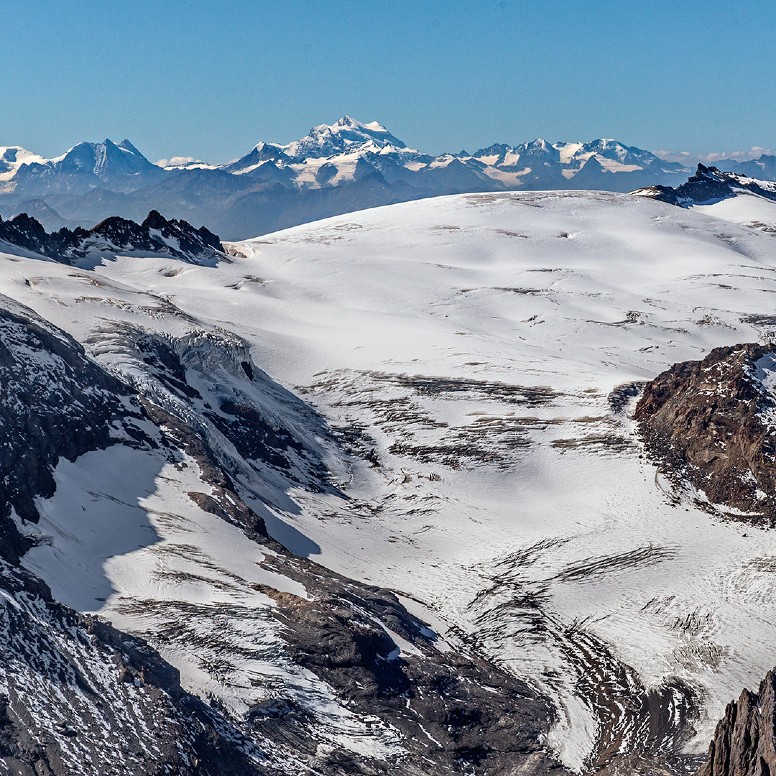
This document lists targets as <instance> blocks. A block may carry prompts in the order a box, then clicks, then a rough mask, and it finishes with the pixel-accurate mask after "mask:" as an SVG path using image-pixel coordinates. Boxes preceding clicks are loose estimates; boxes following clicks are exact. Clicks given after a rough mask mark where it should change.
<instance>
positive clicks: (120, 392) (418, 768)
mask: <svg viewBox="0 0 776 776" xmlns="http://www.w3.org/2000/svg"><path fill="white" fill-rule="evenodd" d="M746 196H750V195H746ZM763 202H765V200H764V201H763ZM758 204H759V205H761V207H760V208H759V210H758V215H757V220H758V224H762V223H764V221H763V219H765V220H766V221H767V219H768V218H769V217H770V215H769V214H770V212H771V211H770V210H767V207H770V206H771V203H770V202H768V203H767V206H766V205H764V204H762V203H758ZM772 206H773V208H774V217H773V222H774V223H776V203H773V204H772ZM728 210H729V209H728ZM728 210H724V211H720V212H719V213H715V212H714V211H712V210H708V211H704V210H703V208H698V209H684V208H677V207H674V206H672V205H670V204H666V203H663V202H659V201H653V200H651V199H648V198H644V197H633V196H629V195H619V194H608V193H597V192H553V193H542V192H534V193H488V194H471V195H460V196H452V197H443V198H437V199H430V200H424V201H421V202H413V203H408V204H401V205H393V206H388V207H383V208H377V209H374V210H370V211H364V212H360V213H358V214H350V215H348V216H338V217H336V218H331V219H327V220H325V221H320V222H318V223H315V224H310V225H306V226H302V227H295V228H293V229H288V230H286V231H283V232H276V233H274V234H270V235H265V236H263V237H261V238H257V239H255V240H249V241H245V242H241V243H232V244H226V245H225V246H224V247H225V249H226V251H227V254H226V255H224V256H222V257H221V258H220V259H219V260H217V261H212V262H210V261H209V262H206V266H202V265H199V264H197V263H187V262H185V261H182V260H180V259H177V258H175V257H169V256H168V257H165V256H159V255H142V251H141V252H137V251H134V252H133V255H131V256H125V255H121V252H120V251H118V255H115V254H111V255H101V256H99V257H96V258H95V260H94V261H90V262H88V264H87V263H85V264H84V266H68V265H66V264H62V263H58V262H56V261H51V260H49V259H47V258H45V257H43V256H40V255H35V254H34V253H33V252H31V251H29V250H27V251H15V250H14V249H13V248H12V247H10V246H9V247H7V248H5V247H4V248H3V251H6V252H4V253H0V265H1V266H2V272H1V273H0V294H3V297H2V298H1V299H0V328H1V330H2V347H0V386H2V390H3V396H4V401H3V408H2V411H0V418H1V419H2V424H3V429H4V430H5V431H6V433H5V434H4V435H3V439H2V442H3V445H2V447H1V448H0V465H2V467H3V477H4V479H3V481H2V490H3V494H4V499H3V504H2V506H3V512H2V521H1V522H0V531H1V532H2V536H3V552H2V569H0V571H1V572H2V576H1V578H0V596H2V601H0V604H1V606H0V610H1V611H2V617H3V620H2V630H1V631H0V649H2V652H3V655H4V660H3V661H2V664H3V668H2V669H1V670H0V713H1V714H2V719H0V722H1V723H2V724H1V725H0V754H1V755H2V760H0V762H2V768H5V769H6V770H7V772H9V773H20V774H28V773H29V774H32V773H46V774H48V773H51V774H64V773H75V772H77V773H90V774H91V773H94V774H98V773H99V774H103V773H112V772H113V773H137V774H140V773H159V774H162V773H191V774H194V773H203V774H205V773H207V774H225V773H246V774H247V773H257V774H258V773H262V774H263V773H268V774H281V773H293V774H297V773H311V774H312V773H315V774H354V773H363V774H378V773H391V774H395V773H402V774H405V773H406V774H418V775H419V774H437V773H438V774H445V773H477V774H513V773H514V774H526V775H527V774H537V776H538V774H550V773H558V774H561V773H570V772H577V773H602V774H609V776H613V775H614V774H674V775H675V776H678V774H684V773H691V772H694V771H695V770H697V769H698V768H699V767H701V766H702V764H703V762H704V759H705V755H706V751H707V747H708V744H709V741H710V739H711V738H712V736H713V734H714V731H715V727H716V726H717V722H718V720H720V719H722V718H723V715H725V713H726V712H725V709H726V705H727V704H728V703H729V702H730V701H731V700H732V699H734V698H737V697H739V696H740V694H741V690H742V689H743V688H744V687H757V686H758V685H759V684H760V681H761V679H762V678H763V677H764V676H766V674H767V673H768V671H769V670H770V669H771V668H772V667H773V665H774V663H776V655H774V652H773V649H772V648H771V646H770V645H771V644H773V643H776V599H774V596H773V594H772V590H773V584H772V575H773V569H774V568H776V566H775V565H774V560H773V559H774V558H776V536H775V535H774V533H773V531H771V530H769V529H768V528H767V520H765V521H763V520H759V519H757V520H746V519H745V518H746V517H747V514H746V513H747V512H752V511H753V510H754V506H757V505H758V504H761V503H762V505H763V511H762V514H766V512H767V514H768V515H769V514H770V511H768V510H770V506H769V505H770V500H769V499H770V498H771V497H772V494H766V496H765V497H762V498H760V497H759V495H758V494H759V489H761V488H763V487H766V486H764V485H763V483H766V485H767V483H769V482H770V480H769V479H768V476H770V475H769V472H770V469H769V468H768V467H769V466H770V459H768V458H767V455H768V448H767V445H766V446H763V445H764V442H763V441H762V440H763V439H765V438H766V437H767V436H768V435H769V434H770V433H771V431H770V428H771V426H770V425H769V424H770V419H769V416H768V412H769V411H770V410H769V408H770V407H771V406H772V403H773V402H776V399H774V398H773V397H772V393H771V392H772V390H773V385H774V381H773V379H772V374H771V373H772V371H773V364H774V363H776V359H772V358H770V359H769V357H768V354H769V353H770V352H771V350H770V349H769V348H770V346H769V344H768V343H770V341H771V339H772V337H773V334H774V330H775V329H776V317H774V316H773V314H772V311H771V307H772V299H773V294H774V293H776V251H774V246H776V243H775V242H774V238H773V234H772V232H770V231H768V230H767V229H763V228H762V226H754V225H747V223H745V222H743V221H741V219H740V218H739V217H738V215H736V218H735V219H730V220H723V219H724V218H725V215H726V213H728ZM736 220H738V221H740V223H736V222H734V221H736ZM21 254H23V255H21ZM740 343H760V344H758V345H754V344H751V345H748V346H747V348H749V350H747V351H746V352H747V353H752V354H754V356H756V358H754V356H753V359H754V360H753V361H752V365H751V367H750V366H747V365H744V367H742V368H741V369H738V367H737V364H738V362H737V361H736V360H735V359H736V357H737V356H736V355H735V354H736V353H740V351H738V350H736V348H734V347H732V346H734V345H738V344H740ZM720 347H724V348H728V350H727V351H725V352H723V351H715V352H716V353H717V357H719V358H722V359H723V360H724V359H728V357H729V360H725V361H724V368H723V367H722V366H720V367H719V368H720V369H721V370H722V371H721V372H720V374H723V373H724V375H725V376H726V377H725V379H724V380H722V379H719V380H714V379H711V378H712V377H713V375H711V373H710V372H709V373H708V375H706V372H703V369H705V368H706V366H704V365H707V364H706V362H702V366H701V367H698V368H695V367H687V368H686V369H684V371H683V370H682V369H679V371H678V372H677V374H679V375H684V374H692V375H696V374H699V375H701V376H700V377H699V378H698V379H697V380H695V381H694V382H693V381H692V380H691V381H689V382H687V383H686V384H685V383H684V382H681V380H679V381H677V380H674V381H673V382H671V380H673V378H672V377H670V374H669V376H668V377H667V376H665V375H663V374H661V373H664V372H665V371H666V370H667V369H669V367H671V365H672V364H675V363H679V362H687V361H690V360H696V361H701V359H703V358H704V357H705V356H706V355H707V354H708V353H709V351H711V350H712V349H713V348H720ZM739 360H740V358H739ZM755 362H756V363H755ZM714 363H717V362H714ZM720 363H721V362H720ZM747 363H748V362H747ZM708 366H709V368H711V367H712V366H713V364H711V362H710V363H709V364H708ZM714 368H716V367H714ZM698 369H700V370H701V371H700V372H698ZM693 370H695V371H693ZM737 370H738V371H737ZM758 370H759V371H758ZM671 374H672V373H671ZM715 374H716V373H715ZM658 375H661V377H660V378H658V379H657V380H656V379H655V378H656V377H657V376H658ZM703 375H706V377H703ZM709 375H711V376H709ZM747 381H748V382H747ZM744 383H746V384H747V385H750V388H751V391H753V392H754V393H752V396H754V394H756V395H757V396H756V399H757V400H756V401H755V400H754V399H753V401H751V402H748V403H747V401H743V399H745V398H746V397H748V396H749V395H750V394H749V393H747V391H749V390H750V389H749V388H746V389H744V388H741V385H743V384H744ZM666 385H670V386H671V387H670V390H671V391H674V393H675V398H674V399H673V400H672V401H671V402H669V403H668V404H665V406H664V402H663V399H664V396H665V391H666V390H669V389H668V388H666ZM644 386H647V390H646V392H645V388H644ZM752 386H754V387H752ZM739 389H740V390H739ZM715 391H719V395H720V396H725V397H728V399H729V401H730V402H731V403H730V405H729V406H730V408H731V409H730V411H731V412H733V411H734V412H736V413H741V418H742V419H747V423H749V425H746V426H745V427H746V428H750V427H751V428H752V429H755V430H756V433H755V432H754V431H753V434H754V436H753V437H752V439H753V440H754V441H753V442H752V444H757V445H760V447H758V448H757V449H758V450H759V451H760V452H759V455H760V457H759V458H757V460H756V463H757V466H756V467H754V468H752V469H751V471H749V474H747V470H746V466H745V464H744V463H743V462H745V461H749V460H754V459H751V457H750V458H747V457H746V455H741V456H738V457H736V458H735V466H733V464H732V463H731V465H730V466H728V467H725V466H723V465H722V464H721V463H719V460H718V459H714V460H717V463H716V464H715V465H714V466H713V467H712V468H711V469H710V470H709V471H711V472H712V473H715V472H718V471H723V470H724V472H725V473H726V474H725V476H729V477H737V478H739V479H742V478H743V479H745V480H746V481H747V482H746V483H744V486H742V490H741V492H742V493H744V492H745V493H746V494H747V497H746V499H743V498H739V499H737V500H734V501H725V500H724V499H723V498H721V496H720V495H719V494H720V492H721V491H720V490H719V489H718V488H715V487H712V486H711V485H712V483H709V484H708V485H707V484H705V482H704V480H703V476H704V470H703V466H705V465H706V463H707V462H708V461H710V460H712V459H713V457H714V456H713V455H711V454H709V453H708V451H707V450H706V449H704V448H703V445H702V444H700V441H699V440H695V442H696V443H694V444H689V443H688V444H687V445H686V452H685V453H682V454H683V455H685V456H686V461H687V462H689V463H688V466H689V465H692V466H694V467H696V468H695V469H691V468H688V467H687V466H684V465H683V464H682V463H681V462H682V461H684V460H685V459H683V458H681V456H680V452H681V451H680V450H679V449H678V447H677V444H675V443H673V444H669V447H670V450H669V452H670V453H671V455H667V454H666V449H665V445H666V444H668V443H666V440H667V439H668V440H669V443H670V441H671V440H672V439H674V440H676V439H681V433H680V432H678V431H677V428H678V426H677V425H676V424H677V423H678V422H679V420H678V419H682V420H683V419H685V418H691V420H692V425H691V426H690V427H691V428H692V429H693V433H695V434H698V435H701V436H702V434H703V433H704V432H703V429H705V428H707V425H704V423H706V420H705V419H706V418H707V415H708V413H707V411H706V409H704V408H705V407H706V404H704V402H705V401H706V400H708V401H707V404H709V405H712V404H713V405H714V406H715V407H719V406H722V405H721V404H719V403H718V402H717V403H715V402H714V401H712V400H711V399H709V397H710V396H712V397H713V395H714V392H715ZM704 392H705V393H704ZM642 396H645V397H646V396H652V397H653V405H654V407H655V413H653V414H654V416H655V418H656V420H655V421H654V423H655V424H656V425H653V427H650V428H653V429H658V431H659V434H658V436H655V433H657V432H655V433H651V431H650V428H648V427H647V426H645V422H646V421H644V420H643V418H642V419H639V416H638V413H637V417H636V418H634V411H635V410H636V405H637V402H638V401H639V399H640V397H642ZM699 396H701V397H705V399H703V401H701V399H699V398H698V397H699ZM731 396H734V397H736V396H740V397H743V399H742V401H741V402H733V400H732V399H730V397H731ZM655 397H657V398H655ZM661 397H663V398H661ZM644 401H646V399H642V402H644ZM653 405H650V406H653ZM726 406H727V405H726ZM773 406H776V404H773ZM704 413H706V414H704ZM755 415H756V416H757V418H759V420H757V422H755V421H754V420H751V417H754V416H755ZM750 416H751V417H750ZM750 420H751V422H749V421H750ZM714 422H715V423H718V424H722V421H719V420H715V421H714ZM742 424H743V420H742ZM758 424H759V425H758ZM723 426H724V424H722V425H720V426H719V427H720V428H722V427H723ZM742 427H744V425H742ZM698 429H700V430H698ZM761 431H762V433H761V435H760V436H757V434H760V432H761ZM672 434H673V435H674V436H672ZM699 439H700V437H699ZM661 444H662V445H663V447H661ZM742 444H743V443H742ZM682 449H684V448H682ZM720 449H722V448H720ZM737 449H738V448H737ZM747 449H748V448H747ZM731 460H732V459H731ZM677 461H678V462H679V463H677ZM758 467H759V468H758ZM764 472H765V473H764ZM750 475H751V478H752V482H749V477H750ZM747 483H748V484H747ZM747 499H748V500H747ZM765 507H767V509H765ZM747 697H749V696H747ZM752 697H754V696H752ZM750 700H751V699H750ZM750 705H751V704H750ZM73 710H75V713H74V712H73ZM732 713H733V712H731V710H730V709H728V711H727V716H726V717H725V719H727V720H728V727H727V728H725V727H724V725H723V727H722V728H719V729H718V731H717V732H718V736H722V738H720V739H719V740H720V741H722V743H720V744H717V746H716V749H713V752H716V753H717V754H713V756H714V757H717V760H719V755H718V753H719V752H720V751H721V748H720V747H722V748H723V749H724V746H726V744H725V743H724V741H723V739H724V736H725V735H727V736H728V738H730V736H731V735H733V734H732V733H726V732H725V731H726V730H732V729H733V727H734V721H731V720H732V718H731V714H732ZM750 727H751V726H750ZM724 740H727V739H724ZM703 767H705V768H706V769H707V770H706V771H704V772H705V773H712V772H713V773H714V774H717V773H723V772H724V771H721V770H719V768H717V770H714V771H709V770H708V768H709V767H710V766H708V764H707V765H706V766H703ZM715 767H716V766H715ZM729 772H730V773H733V771H729ZM735 772H736V773H739V772H740V773H746V774H749V773H750V772H751V773H755V771H743V770H741V771H735Z"/></svg>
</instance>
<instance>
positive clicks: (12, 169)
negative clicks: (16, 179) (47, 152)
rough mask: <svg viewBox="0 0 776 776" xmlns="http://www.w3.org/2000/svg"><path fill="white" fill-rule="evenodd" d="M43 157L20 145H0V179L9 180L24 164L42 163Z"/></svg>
mask: <svg viewBox="0 0 776 776" xmlns="http://www.w3.org/2000/svg"><path fill="white" fill-rule="evenodd" d="M45 161H46V159H44V157H42V156H39V155H38V154H35V153H33V152H32V151H28V150H27V149H26V148H22V147H21V146H0V181H7V180H11V178H13V176H14V175H16V173H17V171H18V169H19V168H20V167H21V166H22V165H24V164H42V163H44V162H45Z"/></svg>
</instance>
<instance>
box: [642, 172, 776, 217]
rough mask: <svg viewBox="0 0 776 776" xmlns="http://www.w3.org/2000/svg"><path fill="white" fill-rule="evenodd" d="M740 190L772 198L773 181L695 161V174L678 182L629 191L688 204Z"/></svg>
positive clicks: (775, 196) (775, 194) (715, 199)
mask: <svg viewBox="0 0 776 776" xmlns="http://www.w3.org/2000/svg"><path fill="white" fill-rule="evenodd" d="M741 191H748V192H750V193H752V194H757V195H758V196H760V197H765V198H766V199H772V200H774V201H776V186H774V185H773V184H768V183H765V182H764V181H758V180H753V179H751V178H747V177H746V176H743V175H737V174H735V173H732V172H723V171H722V170H719V169H718V168H717V167H706V166H705V165H703V164H699V165H698V169H697V171H696V173H695V175H692V176H691V177H690V178H688V179H687V182H686V183H683V184H682V185H681V186H676V187H672V186H660V185H658V186H650V187H648V188H645V189H637V190H636V191H634V192H633V194H637V195H639V196H642V197H651V198H652V199H657V200H659V201H660V202H667V203H668V204H669V205H678V206H680V207H689V206H691V205H700V204H707V203H711V202H718V201H719V200H722V199H728V198H729V197H734V196H735V195H736V193H737V192H741Z"/></svg>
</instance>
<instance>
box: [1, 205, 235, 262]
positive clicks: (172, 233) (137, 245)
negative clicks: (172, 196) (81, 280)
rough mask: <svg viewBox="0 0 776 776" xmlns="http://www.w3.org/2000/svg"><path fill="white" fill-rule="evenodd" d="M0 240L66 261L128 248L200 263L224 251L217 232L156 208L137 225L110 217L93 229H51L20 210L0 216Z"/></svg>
mask: <svg viewBox="0 0 776 776" xmlns="http://www.w3.org/2000/svg"><path fill="white" fill-rule="evenodd" d="M0 242H5V243H9V244H11V245H15V246H17V247H19V248H24V249H25V250H28V251H32V252H33V253H39V254H41V255H43V256H48V257H49V258H52V259H55V260H56V261H61V262H66V263H74V262H75V261H77V260H78V259H82V258H85V257H87V256H90V255H93V254H97V255H104V254H113V255H115V254H118V253H126V252H127V251H142V252H145V253H150V254H158V255H160V256H172V257H174V258H178V259H184V260H186V261H192V262H202V261H210V260H213V259H215V258H217V257H218V255H219V254H222V253H223V252H224V247H223V246H222V245H221V241H220V240H219V239H218V236H217V235H215V234H213V233H212V232H210V231H209V230H208V229H206V228H205V227H204V226H202V227H200V228H199V229H195V228H194V227H193V226H192V225H191V224H190V223H188V222H187V221H180V220H177V219H175V218H173V219H171V220H167V219H166V218H165V217H164V216H162V215H161V214H160V213H158V212H157V211H156V210H152V211H151V212H150V213H149V214H148V216H147V217H146V219H145V220H144V221H143V222H142V223H140V224H138V223H136V222H134V221H129V220H127V219H125V218H119V217H117V216H114V217H112V218H107V219H106V220H105V221H102V222H101V223H99V224H97V226H95V227H93V228H92V229H82V228H81V227H76V228H75V229H72V230H71V229H67V228H65V227H63V228H62V229H60V230H59V231H57V232H53V233H52V234H48V233H47V232H46V230H45V229H44V228H43V226H42V225H41V224H40V222H39V221H37V220H36V219H35V218H32V217H31V216H28V215H27V214H26V213H22V214H21V215H18V216H15V217H14V218H12V219H11V220H10V221H3V220H2V219H0Z"/></svg>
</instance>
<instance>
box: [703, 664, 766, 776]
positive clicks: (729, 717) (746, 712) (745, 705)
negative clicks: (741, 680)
mask: <svg viewBox="0 0 776 776" xmlns="http://www.w3.org/2000/svg"><path fill="white" fill-rule="evenodd" d="M773 773H776V675H775V674H774V673H773V671H770V672H769V673H768V675H767V676H766V677H765V679H764V680H763V682H762V683H761V684H760V689H759V690H758V692H757V693H753V692H751V691H750V690H744V691H743V692H742V693H741V697H740V698H739V699H738V701H736V702H734V703H729V704H728V707H727V709H725V716H724V717H723V718H722V720H720V722H719V724H718V725H717V729H716V731H715V733H714V738H713V739H712V742H711V744H710V746H709V754H708V758H707V760H706V762H705V763H704V765H703V766H702V767H701V769H700V770H699V771H698V776H771V774H773Z"/></svg>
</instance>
